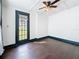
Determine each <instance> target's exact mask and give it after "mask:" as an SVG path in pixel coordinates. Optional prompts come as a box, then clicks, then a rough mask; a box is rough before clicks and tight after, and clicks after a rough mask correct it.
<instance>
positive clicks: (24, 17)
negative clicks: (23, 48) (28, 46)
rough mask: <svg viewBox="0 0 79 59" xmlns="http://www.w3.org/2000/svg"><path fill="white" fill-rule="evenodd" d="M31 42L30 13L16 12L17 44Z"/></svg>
mask: <svg viewBox="0 0 79 59" xmlns="http://www.w3.org/2000/svg"><path fill="white" fill-rule="evenodd" d="M28 40H29V13H25V12H21V11H16V44H23V43H26V42H27V41H28Z"/></svg>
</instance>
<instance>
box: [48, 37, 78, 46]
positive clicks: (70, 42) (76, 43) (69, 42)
mask: <svg viewBox="0 0 79 59" xmlns="http://www.w3.org/2000/svg"><path fill="white" fill-rule="evenodd" d="M48 38H51V39H54V40H58V41H62V42H64V43H68V44H72V45H75V46H79V42H75V41H70V40H67V39H63V38H58V37H53V36H48Z"/></svg>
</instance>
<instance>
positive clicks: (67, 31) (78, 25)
mask: <svg viewBox="0 0 79 59" xmlns="http://www.w3.org/2000/svg"><path fill="white" fill-rule="evenodd" d="M48 34H49V36H55V37H59V38H64V39H68V40H72V41H77V42H79V6H77V7H74V8H71V9H68V10H65V11H62V12H60V13H58V14H54V15H53V14H52V15H51V16H49V29H48Z"/></svg>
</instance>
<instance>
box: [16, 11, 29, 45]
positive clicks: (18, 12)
mask: <svg viewBox="0 0 79 59" xmlns="http://www.w3.org/2000/svg"><path fill="white" fill-rule="evenodd" d="M19 14H21V15H27V16H28V21H27V40H23V41H21V42H19V40H18V39H19V37H18V33H19V31H18V30H19V29H18V28H19V19H18V18H19V16H18V15H19ZM15 18H16V19H15V20H16V21H15V23H16V24H15V35H16V36H15V39H16V40H15V41H16V45H21V44H24V43H27V42H28V41H29V40H30V14H29V13H26V12H22V11H18V10H16V11H15Z"/></svg>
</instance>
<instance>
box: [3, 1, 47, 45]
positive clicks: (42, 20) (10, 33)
mask: <svg viewBox="0 0 79 59" xmlns="http://www.w3.org/2000/svg"><path fill="white" fill-rule="evenodd" d="M15 10H19V11H23V12H27V13H30V39H34V38H39V37H42V36H47V16H43V15H41V14H40V15H39V14H38V13H36V12H35V11H28V10H27V9H26V8H22V7H16V6H13V5H11V3H9V2H7V1H5V0H3V16H2V18H3V20H2V26H3V41H4V42H3V43H4V46H7V45H11V44H15V40H16V39H15ZM38 18H39V19H38ZM40 24H41V25H40ZM40 28H41V29H40Z"/></svg>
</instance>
